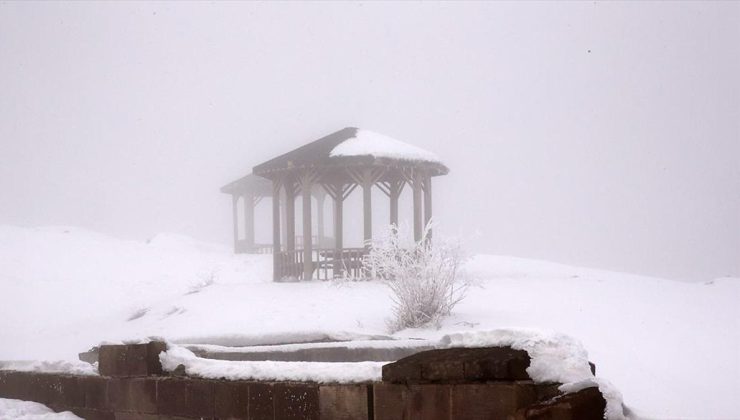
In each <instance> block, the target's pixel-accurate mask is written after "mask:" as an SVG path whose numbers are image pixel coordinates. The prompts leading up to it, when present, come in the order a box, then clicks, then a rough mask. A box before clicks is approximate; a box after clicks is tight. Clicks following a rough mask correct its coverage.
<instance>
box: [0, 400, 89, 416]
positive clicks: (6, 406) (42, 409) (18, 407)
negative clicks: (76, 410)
mask: <svg viewBox="0 0 740 420" xmlns="http://www.w3.org/2000/svg"><path fill="white" fill-rule="evenodd" d="M0 420H80V418H79V417H77V416H75V415H74V414H72V413H70V412H69V411H65V412H62V413H55V412H54V411H52V410H51V409H50V408H49V407H47V406H45V405H43V404H39V403H35V402H31V401H21V400H12V399H7V398H0Z"/></svg>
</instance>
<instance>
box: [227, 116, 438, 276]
mask: <svg viewBox="0 0 740 420" xmlns="http://www.w3.org/2000/svg"><path fill="white" fill-rule="evenodd" d="M448 172H449V169H448V168H447V167H446V166H445V165H444V164H443V163H442V162H441V161H440V160H439V159H438V158H437V157H436V156H435V155H434V154H432V153H430V152H427V151H425V150H422V149H419V148H417V147H415V146H411V145H409V144H406V143H402V142H400V141H398V140H394V139H391V138H389V137H386V136H383V135H381V134H377V133H373V132H371V131H367V130H361V129H357V128H353V127H348V128H344V129H342V130H339V131H337V132H335V133H332V134H329V135H328V136H325V137H322V138H320V139H318V140H316V141H313V142H311V143H308V144H306V145H305V146H302V147H299V148H297V149H295V150H293V151H290V152H288V153H285V154H283V155H281V156H278V157H276V158H274V159H271V160H269V161H267V162H264V163H262V164H259V165H257V166H255V167H254V168H253V170H252V174H250V175H247V176H246V177H244V178H241V179H239V180H237V181H234V182H232V183H231V184H229V185H227V186H225V187H223V188H222V191H223V192H225V193H228V194H231V195H232V197H234V199H233V203H234V206H233V213H234V223H235V228H234V229H235V230H234V238H235V250H236V251H237V252H239V247H238V246H237V244H238V241H237V231H236V221H237V218H236V214H237V213H236V212H237V210H236V202H237V201H236V200H237V199H238V197H239V196H242V197H244V204H245V205H244V208H245V216H244V218H245V224H246V225H247V226H248V227H247V228H246V229H247V233H248V234H247V235H245V238H247V239H246V240H247V242H248V243H246V244H244V245H243V246H242V248H248V247H250V246H251V247H252V248H254V247H255V244H254V239H253V238H254V230H253V223H254V221H253V218H254V211H253V203H255V202H256V201H257V200H259V198H258V197H264V196H267V195H268V194H269V193H268V190H271V191H270V192H271V194H269V195H271V196H272V253H273V261H274V266H273V267H274V270H273V279H274V280H275V281H280V280H284V279H287V278H290V279H296V280H304V279H305V280H308V279H312V278H320V279H321V278H323V279H326V278H330V277H334V276H341V275H346V274H347V273H349V274H351V275H361V268H362V258H363V256H364V255H365V253H366V252H367V246H366V247H364V248H345V247H344V245H343V220H344V218H343V203H344V200H345V199H346V198H347V197H348V196H349V194H350V193H351V192H352V191H353V190H354V189H355V188H357V187H358V186H359V187H361V189H362V198H363V199H362V207H363V238H364V241H365V243H366V244H367V243H369V241H370V240H371V239H372V203H371V199H372V194H371V189H372V187H373V186H376V187H378V188H379V189H380V190H381V191H383V193H385V195H386V196H388V197H389V199H390V200H389V201H390V220H389V222H390V224H392V225H397V224H398V201H399V200H398V199H399V196H400V195H401V192H402V191H403V188H404V186H406V185H409V186H410V188H411V189H412V192H413V228H414V239H415V240H417V241H419V240H421V236H422V232H423V229H424V226H425V224H426V223H428V222H429V220H430V219H431V217H432V177H434V176H438V175H445V174H447V173H448ZM260 177H261V178H260ZM267 180H269V181H267ZM266 182H271V184H272V185H271V188H269V189H268V188H266V187H267V183H266ZM324 194H328V196H329V197H331V198H332V200H333V208H334V217H333V220H334V238H333V239H334V241H333V242H334V243H333V244H330V245H333V246H327V243H326V242H325V241H324V240H323V237H322V235H323V227H322V223H323V215H319V217H318V222H319V231H320V235H319V237H318V238H315V237H314V235H313V234H312V214H311V198H312V196H313V197H316V198H317V199H318V198H320V197H322V196H323V195H324ZM298 196H300V197H301V198H302V200H303V205H302V209H303V235H302V236H300V237H298V241H297V240H296V239H297V238H296V232H295V200H296V198H297V197H298ZM283 201H284V205H283ZM321 201H323V198H322V199H321ZM247 207H250V209H247ZM317 208H318V211H319V212H321V211H322V209H323V205H320V206H318V207H317ZM281 209H282V213H284V215H283V221H284V223H283V226H282V229H284V230H285V232H284V236H283V237H284V240H285V242H286V243H285V244H281V217H280V216H281ZM250 224H251V225H250ZM249 226H252V227H249ZM250 235H251V236H250ZM250 240H251V242H249V241H250ZM296 242H301V243H296Z"/></svg>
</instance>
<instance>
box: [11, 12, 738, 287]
mask: <svg viewBox="0 0 740 420" xmlns="http://www.w3.org/2000/svg"><path fill="white" fill-rule="evenodd" d="M739 45H740V3H738V2H734V3H733V2H723V3H690V2H680V3H664V2H660V3H636V2H635V3H594V2H580V3H554V2H552V3H531V2H529V3H525V4H514V3H465V4H461V3H454V4H453V3H432V4H429V3H424V4H420V3H410V2H405V3H311V4H307V3H278V4H255V3H216V4H213V3H201V4H197V3H89V2H77V3H57V2H48V3H28V2H24V3H20V2H19V3H9V2H0V193H2V198H0V224H13V225H26V226H39V225H60V224H62V225H77V226H82V227H87V228H90V229H94V230H99V231H103V232H106V233H111V234H114V235H118V236H121V237H126V238H139V239H144V238H147V237H150V236H152V235H154V234H156V233H158V232H179V233H184V234H187V235H191V236H194V237H196V238H199V239H203V240H209V241H219V242H224V243H230V241H231V236H230V235H231V227H230V223H231V219H230V217H231V214H230V211H231V208H230V205H231V204H230V199H229V198H228V197H227V196H224V195H223V194H220V193H219V192H218V188H219V187H220V186H222V185H223V184H225V183H227V182H229V181H231V180H233V179H235V178H237V177H239V176H241V175H243V174H245V173H247V172H248V171H249V170H250V169H251V167H252V166H253V165H255V164H258V163H260V162H262V161H264V160H266V159H268V158H270V157H273V156H275V155H277V154H279V153H282V152H285V151H288V150H290V149H292V148H294V147H297V146H300V145H301V144H303V143H305V142H307V141H309V140H313V139H316V138H318V137H321V136H322V135H324V134H328V133H330V132H332V131H335V130H337V129H340V128H342V127H345V126H358V127H362V128H367V129H371V130H374V131H378V132H381V133H383V134H386V135H389V136H391V137H395V138H397V139H400V140H403V141H406V142H409V143H412V144H415V145H417V146H420V147H423V148H426V149H429V150H432V151H434V152H436V153H437V154H439V155H440V156H441V157H442V158H443V159H444V160H445V162H446V163H447V165H448V166H449V167H450V168H451V173H450V174H449V175H448V176H447V177H443V178H439V179H438V180H437V183H436V185H435V215H436V216H437V218H438V222H439V223H440V224H441V227H440V229H441V230H443V231H444V232H446V233H448V234H462V235H463V236H464V237H466V238H469V239H467V240H468V244H469V247H470V248H471V249H472V250H473V251H482V252H490V253H498V254H508V255H516V256H523V257H532V258H542V259H548V260H553V261H560V262H565V263H574V264H581V265H587V266H594V267H601V268H606V269H614V270H621V271H630V272H638V273H645V274H655V275H661V276H665V277H674V278H685V279H708V278H712V277H718V276H724V275H736V276H738V275H740V77H739V76H738V75H739V74H740V46H739ZM474 232H478V233H479V234H478V235H474ZM0 246H2V245H0ZM60 252H63V250H60Z"/></svg>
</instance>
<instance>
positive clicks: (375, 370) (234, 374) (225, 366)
mask: <svg viewBox="0 0 740 420" xmlns="http://www.w3.org/2000/svg"><path fill="white" fill-rule="evenodd" d="M159 360H160V361H161V362H162V368H163V369H164V370H166V371H168V372H172V371H174V370H175V369H177V367H178V366H180V365H182V366H184V367H185V373H186V374H188V375H190V376H197V377H200V378H210V379H229V380H243V379H250V380H258V381H302V382H318V383H360V382H372V381H379V380H380V378H381V368H382V366H383V365H384V364H386V362H358V363H341V362H274V361H263V362H251V361H228V360H214V359H202V358H200V357H197V356H196V355H195V354H193V352H191V351H190V350H188V349H186V348H184V347H180V346H175V345H172V344H170V345H168V347H167V351H166V352H162V353H160V355H159Z"/></svg>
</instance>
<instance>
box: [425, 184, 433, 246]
mask: <svg viewBox="0 0 740 420" xmlns="http://www.w3.org/2000/svg"><path fill="white" fill-rule="evenodd" d="M431 221H432V177H430V176H425V177H424V228H425V229H428V230H427V237H426V239H427V240H430V241H431V240H432V227H431V226H430V225H429V223H430V222H431Z"/></svg>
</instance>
